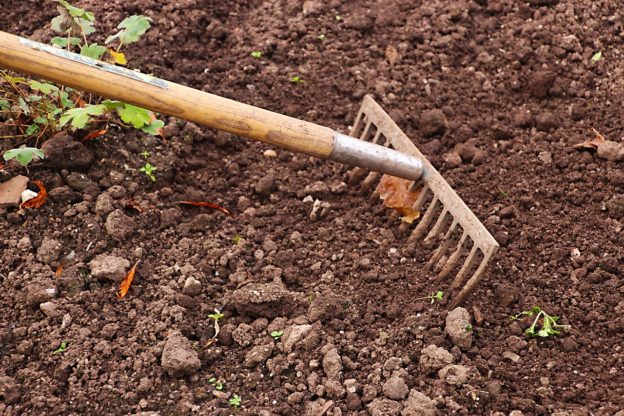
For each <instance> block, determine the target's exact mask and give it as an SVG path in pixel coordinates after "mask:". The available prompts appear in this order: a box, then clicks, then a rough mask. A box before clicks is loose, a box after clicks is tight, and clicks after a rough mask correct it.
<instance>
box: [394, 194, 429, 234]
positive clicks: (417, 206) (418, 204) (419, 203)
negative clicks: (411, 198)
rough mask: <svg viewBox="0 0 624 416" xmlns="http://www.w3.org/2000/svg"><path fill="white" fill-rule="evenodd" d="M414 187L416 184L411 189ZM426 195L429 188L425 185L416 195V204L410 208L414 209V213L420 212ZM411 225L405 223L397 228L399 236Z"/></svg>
mask: <svg viewBox="0 0 624 416" xmlns="http://www.w3.org/2000/svg"><path fill="white" fill-rule="evenodd" d="M414 186H416V183H414V184H413V185H412V188H414ZM411 190H414V189H411ZM428 194H429V186H428V185H427V184H425V185H424V186H423V188H422V189H421V191H420V194H418V198H417V199H416V202H415V203H414V205H413V207H412V208H414V209H415V210H416V211H420V210H421V208H422V206H423V204H424V203H425V198H427V195H428ZM411 225H412V224H409V223H407V222H404V223H402V224H401V225H400V227H399V232H401V234H403V233H405V232H406V231H407V230H408V228H409V227H410V226H411Z"/></svg>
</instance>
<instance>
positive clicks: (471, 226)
mask: <svg viewBox="0 0 624 416" xmlns="http://www.w3.org/2000/svg"><path fill="white" fill-rule="evenodd" d="M350 135H351V136H353V137H359V138H360V140H365V141H368V142H373V143H375V144H379V145H383V146H387V147H390V148H393V149H395V150H398V151H400V152H403V153H407V154H411V155H414V156H417V157H418V158H420V160H421V161H422V163H423V174H422V177H421V178H420V179H419V180H417V181H415V182H413V183H412V184H411V190H414V191H416V190H420V194H419V195H418V198H417V200H416V202H415V204H414V206H413V208H414V209H416V210H418V211H421V212H422V211H423V208H424V207H425V205H427V204H428V205H427V208H426V209H425V210H424V213H423V214H422V215H421V217H420V221H419V222H418V223H417V225H416V226H415V227H413V226H412V225H411V224H407V223H402V224H401V227H400V229H401V231H402V232H404V233H409V241H410V242H412V243H415V242H417V241H420V240H421V239H422V242H423V245H425V246H428V247H433V246H434V245H435V243H438V244H439V245H438V248H437V249H436V250H435V251H434V252H433V254H432V256H431V259H430V260H429V262H428V263H427V266H428V267H429V268H431V269H433V270H434V271H435V272H436V273H437V274H438V279H437V282H438V283H440V282H442V280H443V279H445V278H446V277H448V276H449V275H450V274H451V273H453V272H454V271H456V270H458V271H457V274H456V275H455V278H454V279H453V282H452V283H451V286H450V290H449V292H450V293H451V306H452V307H454V306H457V305H459V304H461V303H462V302H463V301H464V300H465V299H466V297H467V296H468V295H469V294H470V293H471V292H472V291H474V289H475V288H476V286H477V284H478V283H479V280H480V279H481V277H482V275H483V272H484V271H485V269H486V268H487V266H488V264H489V262H490V261H491V260H492V258H493V257H494V255H495V254H496V251H497V250H498V247H499V246H498V243H497V242H496V240H495V239H494V237H492V235H491V234H490V233H489V232H488V230H487V229H486V228H485V226H484V225H483V224H482V223H481V222H480V221H479V219H478V218H477V217H476V216H475V215H474V214H473V212H472V211H471V210H470V208H468V207H467V206H466V204H465V203H464V201H462V200H461V198H460V197H459V196H458V195H457V194H456V193H455V191H454V190H453V189H452V188H451V186H450V185H449V184H448V183H447V182H446V181H445V180H444V178H443V177H442V175H440V173H438V171H437V170H436V169H435V168H434V167H433V166H432V165H431V163H429V161H428V160H427V159H426V158H425V156H424V155H423V154H422V153H421V152H420V151H419V150H418V148H416V146H415V145H414V144H413V143H412V141H411V140H410V139H409V138H408V137H407V136H406V135H405V133H403V131H401V129H400V128H399V127H398V126H397V125H396V123H395V122H394V121H393V120H392V119H391V118H390V116H388V114H386V112H385V111H384V110H383V109H382V108H381V107H380V106H379V104H377V103H376V102H375V100H373V98H372V97H370V96H368V95H367V96H366V97H364V101H363V103H362V106H361V107H360V111H359V112H358V115H357V117H356V119H355V123H354V124H353V127H352V129H351V134H350ZM380 178H381V174H380V173H377V172H369V171H367V170H365V169H362V168H355V169H354V170H353V171H352V172H351V177H350V182H351V183H352V184H355V183H359V182H361V183H362V187H363V188H364V189H365V190H370V189H372V188H373V186H375V185H376V184H377V183H378V182H379V179H380ZM434 220H435V221H434ZM431 224H433V225H431ZM423 236H424V239H423ZM479 260H480V261H479ZM462 284H463V288H461V289H460V287H461V286H462Z"/></svg>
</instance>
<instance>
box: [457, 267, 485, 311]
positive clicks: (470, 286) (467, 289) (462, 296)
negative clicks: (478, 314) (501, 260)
mask: <svg viewBox="0 0 624 416" xmlns="http://www.w3.org/2000/svg"><path fill="white" fill-rule="evenodd" d="M491 257H492V255H489V256H488V257H484V258H483V260H482V261H481V264H479V267H478V268H477V270H476V271H475V272H474V274H473V275H472V277H470V279H468V281H467V282H466V284H465V285H464V288H463V289H462V290H461V292H459V294H458V295H457V297H456V298H454V299H453V301H452V303H451V307H452V308H455V307H457V306H458V305H461V304H462V303H463V302H464V300H466V298H467V297H468V295H470V294H471V293H472V292H473V291H474V290H475V288H476V287H477V284H478V283H479V281H480V280H481V277H482V276H483V272H484V271H485V268H486V267H487V265H488V263H489V262H490V258H491Z"/></svg>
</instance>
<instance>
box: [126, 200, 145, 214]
mask: <svg viewBox="0 0 624 416" xmlns="http://www.w3.org/2000/svg"><path fill="white" fill-rule="evenodd" d="M124 206H125V207H126V208H127V209H133V210H135V211H136V212H138V213H139V214H141V213H143V208H141V206H140V205H139V203H138V202H136V201H135V200H134V199H128V200H126V202H125V204H124Z"/></svg>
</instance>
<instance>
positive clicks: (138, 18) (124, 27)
mask: <svg viewBox="0 0 624 416" xmlns="http://www.w3.org/2000/svg"><path fill="white" fill-rule="evenodd" d="M151 21H152V19H150V18H149V17H147V16H142V15H134V16H130V17H127V18H125V19H124V20H123V21H122V22H121V23H119V26H117V28H118V29H121V30H120V31H119V32H117V33H116V34H114V35H112V36H109V37H108V38H107V39H106V44H107V45H108V44H109V43H111V42H112V41H114V40H115V39H119V43H121V44H122V45H129V44H131V43H134V42H137V41H138V40H139V39H140V38H141V36H143V34H144V33H145V32H147V30H148V29H149V28H150V26H151V25H150V22H151Z"/></svg>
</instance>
